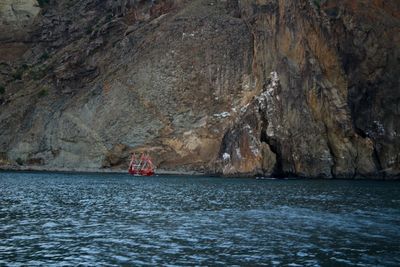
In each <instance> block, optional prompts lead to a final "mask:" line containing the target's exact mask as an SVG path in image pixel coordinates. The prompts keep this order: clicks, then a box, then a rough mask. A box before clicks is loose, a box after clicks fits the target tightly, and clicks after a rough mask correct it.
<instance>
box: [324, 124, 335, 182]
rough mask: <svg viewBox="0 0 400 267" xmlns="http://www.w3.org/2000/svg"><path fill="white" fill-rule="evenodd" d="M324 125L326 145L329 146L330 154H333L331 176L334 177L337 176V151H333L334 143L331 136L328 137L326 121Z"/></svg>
mask: <svg viewBox="0 0 400 267" xmlns="http://www.w3.org/2000/svg"><path fill="white" fill-rule="evenodd" d="M324 127H325V133H326V145H327V147H328V150H329V154H331V157H332V160H333V165H332V166H331V176H332V178H336V174H335V166H336V156H335V153H334V152H333V148H332V144H331V142H330V141H329V137H328V131H329V129H328V127H327V126H326V124H325V123H324Z"/></svg>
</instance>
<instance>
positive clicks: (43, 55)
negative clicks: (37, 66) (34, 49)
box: [39, 52, 49, 61]
mask: <svg viewBox="0 0 400 267" xmlns="http://www.w3.org/2000/svg"><path fill="white" fill-rule="evenodd" d="M48 58H49V53H47V52H44V53H43V54H42V55H41V56H40V58H39V60H40V61H46V60H47V59H48Z"/></svg>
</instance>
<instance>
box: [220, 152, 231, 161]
mask: <svg viewBox="0 0 400 267" xmlns="http://www.w3.org/2000/svg"><path fill="white" fill-rule="evenodd" d="M222 158H223V160H225V161H229V160H230V159H231V155H229V154H228V153H226V152H225V153H224V154H223V155H222Z"/></svg>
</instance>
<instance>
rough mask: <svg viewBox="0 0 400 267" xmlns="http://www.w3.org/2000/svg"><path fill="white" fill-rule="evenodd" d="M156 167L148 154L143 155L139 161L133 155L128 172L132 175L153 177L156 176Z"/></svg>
mask: <svg viewBox="0 0 400 267" xmlns="http://www.w3.org/2000/svg"><path fill="white" fill-rule="evenodd" d="M154 169H155V166H154V164H153V162H152V161H151V158H150V156H149V155H148V154H145V153H142V155H141V156H140V158H139V159H137V158H136V155H135V154H132V157H131V162H130V163H129V169H128V172H129V173H130V174H132V175H138V176H151V175H153V174H154Z"/></svg>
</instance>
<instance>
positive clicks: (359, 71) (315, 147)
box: [0, 0, 400, 177]
mask: <svg viewBox="0 0 400 267" xmlns="http://www.w3.org/2000/svg"><path fill="white" fill-rule="evenodd" d="M9 2H10V3H9V5H10V6H11V7H12V6H13V3H14V2H15V3H16V2H18V3H20V2H21V1H9ZM26 2H27V3H28V2H29V3H33V2H34V1H26ZM361 2H362V3H361ZM40 3H41V8H40V9H39V5H38V4H37V3H33V4H31V5H29V8H25V9H29V10H30V11H29V12H30V13H29V14H31V15H30V18H29V19H30V20H29V21H30V22H29V25H27V26H26V27H22V28H15V27H14V26H13V27H14V28H13V27H11V26H9V25H8V24H7V23H2V24H1V27H3V28H4V29H7V31H4V32H11V31H16V32H18V33H20V34H19V35H17V34H16V35H14V36H11V37H7V38H5V37H4V36H6V35H4V36H1V38H0V49H1V51H2V53H1V54H2V56H1V58H0V60H1V61H2V62H1V69H0V78H1V80H0V86H2V88H3V89H2V91H3V93H2V94H1V95H0V103H2V104H1V106H0V121H1V125H2V126H1V129H0V152H1V153H0V155H1V157H2V162H3V164H11V163H13V162H15V161H18V162H19V164H23V165H39V166H42V167H43V168H79V167H81V168H126V164H127V158H128V155H129V153H130V152H132V151H143V150H147V151H150V153H151V154H152V156H153V157H154V159H155V161H156V164H157V165H158V166H159V168H162V169H171V170H181V171H182V170H197V171H204V172H211V173H222V174H225V175H255V174H257V175H259V174H261V175H297V176H311V177H394V176H396V175H398V174H399V172H400V152H399V151H400V138H399V136H398V132H399V131H400V129H399V127H400V120H399V112H400V107H399V103H400V98H399V97H400V91H399V77H398V73H399V45H398V43H399V31H398V29H399V26H400V19H399V4H397V2H396V1H384V2H383V1H360V3H356V2H354V1H305V0H304V1H276V0H275V1H267V0H265V1H261V0H241V1H238V0H227V1H217V0H195V1H183V0H180V1H178V0H176V1H173V0H165V1H132V0H130V1H95V0H84V1H54V2H52V1H50V2H48V3H47V4H44V1H41V2H40ZM27 5H28V4H27ZM1 10H5V9H4V7H1ZM38 10H39V11H40V12H39V11H38ZM1 14H2V15H1V16H2V21H3V22H4V21H10V20H11V16H7V18H6V17H5V15H4V12H3V13H1ZM24 19H26V18H24ZM19 21H20V20H19ZM21 23H22V21H21ZM21 43H22V44H23V49H20V50H19V52H18V53H7V52H6V51H8V50H7V47H8V48H10V47H11V48H13V49H12V50H13V51H17V50H15V49H14V48H15V47H18V46H19V45H20V44H21Z"/></svg>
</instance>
